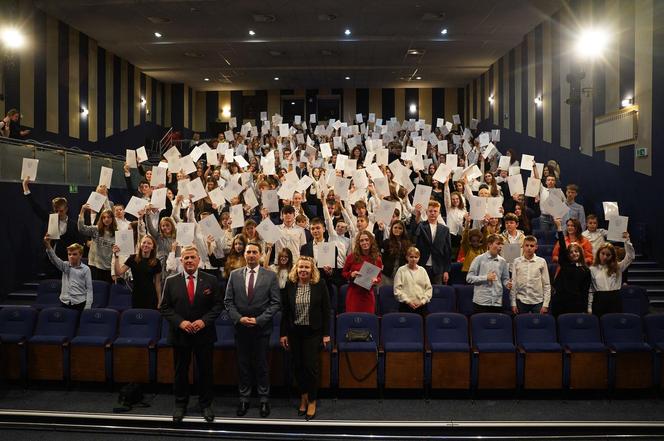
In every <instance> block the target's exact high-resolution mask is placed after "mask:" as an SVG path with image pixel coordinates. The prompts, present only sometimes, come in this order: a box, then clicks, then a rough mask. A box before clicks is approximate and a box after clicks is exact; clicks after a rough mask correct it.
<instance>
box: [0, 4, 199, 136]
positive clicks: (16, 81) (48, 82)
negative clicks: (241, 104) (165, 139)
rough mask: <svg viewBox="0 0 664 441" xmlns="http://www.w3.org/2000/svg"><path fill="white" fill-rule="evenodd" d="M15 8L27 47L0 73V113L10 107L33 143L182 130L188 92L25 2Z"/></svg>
mask: <svg viewBox="0 0 664 441" xmlns="http://www.w3.org/2000/svg"><path fill="white" fill-rule="evenodd" d="M18 5H19V15H20V22H21V23H22V30H23V32H24V33H25V34H26V36H27V40H28V45H27V47H25V48H23V49H22V50H21V51H20V52H18V53H17V55H16V56H14V57H12V58H11V59H10V61H9V62H6V63H5V65H4V66H3V74H4V79H5V90H4V94H5V100H4V101H1V100H0V112H1V113H3V114H4V112H6V111H7V110H9V109H11V108H18V109H19V110H20V112H21V114H22V119H21V123H22V124H23V125H24V126H27V127H30V128H32V129H33V133H32V137H33V138H35V139H51V140H62V141H63V142H66V140H68V139H72V140H74V141H73V142H77V141H78V145H80V146H94V145H95V143H96V142H97V141H101V140H103V139H105V138H108V137H111V136H113V135H116V134H118V133H121V132H124V131H127V130H130V129H133V128H135V127H138V126H141V125H142V124H143V123H145V122H151V123H154V124H157V125H159V126H164V127H170V126H171V125H173V126H175V127H176V128H178V129H182V128H190V126H191V124H192V105H191V104H192V100H193V99H194V96H195V94H194V93H193V90H192V89H191V87H189V86H187V85H184V84H167V83H164V82H161V81H158V80H155V79H154V78H152V77H150V76H148V75H146V74H144V73H143V72H141V70H140V69H138V68H137V67H136V66H134V65H133V64H131V63H130V62H128V61H127V60H124V59H122V58H120V57H118V56H117V55H115V54H112V53H111V52H109V51H107V50H105V49H104V48H102V47H100V46H99V45H98V43H97V42H96V41H95V40H94V39H92V38H89V37H88V36H87V35H85V34H83V33H81V32H79V31H78V30H76V29H74V28H72V27H70V26H68V25H66V24H65V23H63V22H61V21H59V20H57V19H55V18H53V17H51V16H48V15H47V14H45V13H44V12H42V11H40V10H38V9H34V7H33V5H32V2H29V1H19V2H18ZM141 97H144V98H145V100H146V104H145V105H141ZM83 107H84V108H87V109H88V112H89V114H88V115H87V117H83V116H82V115H81V108H83Z"/></svg>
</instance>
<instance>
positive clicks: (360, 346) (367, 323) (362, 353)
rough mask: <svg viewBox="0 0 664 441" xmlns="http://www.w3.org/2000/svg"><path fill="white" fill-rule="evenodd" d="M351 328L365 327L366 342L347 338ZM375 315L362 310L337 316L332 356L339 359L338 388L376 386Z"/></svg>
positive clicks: (376, 334) (376, 320) (376, 339)
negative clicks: (334, 345) (366, 333)
mask: <svg viewBox="0 0 664 441" xmlns="http://www.w3.org/2000/svg"><path fill="white" fill-rule="evenodd" d="M350 329H361V330H366V331H368V332H369V333H370V335H371V340H372V341H368V342H350V341H346V337H345V336H346V332H347V331H348V330H350ZM379 341H380V334H379V328H378V317H377V316H376V315H374V314H368V313H365V312H346V313H343V314H339V315H338V316H337V332H336V348H335V352H336V353H335V357H336V358H337V360H338V362H339V367H338V376H339V388H341V389H358V388H359V389H362V388H376V387H377V386H378V375H377V368H378V342H379Z"/></svg>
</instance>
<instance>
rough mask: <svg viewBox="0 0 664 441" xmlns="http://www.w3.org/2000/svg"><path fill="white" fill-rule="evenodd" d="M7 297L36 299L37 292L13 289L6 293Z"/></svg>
mask: <svg viewBox="0 0 664 441" xmlns="http://www.w3.org/2000/svg"><path fill="white" fill-rule="evenodd" d="M7 298H8V299H24V300H29V299H32V300H34V299H36V298H37V293H36V292H32V291H29V292H28V291H15V292H10V293H9V294H7Z"/></svg>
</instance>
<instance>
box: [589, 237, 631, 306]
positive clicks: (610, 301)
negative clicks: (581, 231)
mask: <svg viewBox="0 0 664 441" xmlns="http://www.w3.org/2000/svg"><path fill="white" fill-rule="evenodd" d="M623 239H625V257H624V258H623V259H622V260H620V261H618V256H617V252H616V248H615V247H614V246H613V245H611V244H610V243H606V244H604V245H602V246H601V247H599V249H598V250H597V254H596V256H595V264H594V265H593V266H591V267H590V275H591V277H592V285H591V287H590V294H589V295H588V311H589V312H590V311H592V313H593V314H595V315H597V316H599V317H601V316H602V315H604V314H608V313H611V312H622V300H621V298H620V288H621V287H622V275H623V272H624V271H625V270H626V269H627V267H629V265H630V264H631V263H632V261H633V260H634V255H635V253H634V246H632V242H631V241H630V240H629V233H627V232H624V233H623Z"/></svg>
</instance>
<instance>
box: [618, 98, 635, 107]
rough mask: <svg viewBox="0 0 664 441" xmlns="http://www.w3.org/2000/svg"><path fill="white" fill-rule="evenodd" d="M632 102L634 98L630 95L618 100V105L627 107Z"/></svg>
mask: <svg viewBox="0 0 664 441" xmlns="http://www.w3.org/2000/svg"><path fill="white" fill-rule="evenodd" d="M633 102H634V98H632V97H631V96H630V97H627V98H625V99H624V100H622V101H621V102H620V107H629V106H631V105H632V103H633Z"/></svg>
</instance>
